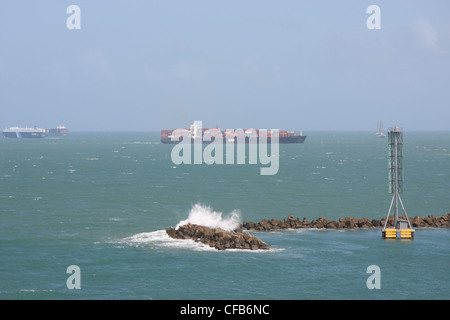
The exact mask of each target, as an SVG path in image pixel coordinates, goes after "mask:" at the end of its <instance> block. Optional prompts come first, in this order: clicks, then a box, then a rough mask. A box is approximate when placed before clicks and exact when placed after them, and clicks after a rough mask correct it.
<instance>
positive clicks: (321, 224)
mask: <svg viewBox="0 0 450 320" xmlns="http://www.w3.org/2000/svg"><path fill="white" fill-rule="evenodd" d="M403 219H405V217H403ZM409 221H410V222H411V226H412V227H413V228H450V213H448V214H446V215H443V216H441V217H434V215H430V216H427V217H419V216H416V217H414V218H409ZM385 222H386V218H383V219H381V220H378V219H372V220H370V219H367V218H359V219H358V218H349V217H346V218H340V219H339V220H338V221H334V220H332V221H330V220H328V219H326V218H318V219H315V220H312V221H311V222H309V221H307V220H306V218H303V219H302V220H300V219H299V218H294V216H292V215H290V216H288V217H287V219H282V220H277V219H270V220H268V219H264V220H262V221H260V222H257V223H255V222H244V223H243V224H241V225H240V226H239V228H237V229H236V230H234V231H227V230H224V229H221V228H209V227H205V226H200V225H197V224H190V223H189V224H186V225H183V226H180V227H178V228H177V229H174V228H166V232H167V234H168V235H169V237H171V238H174V239H191V240H194V241H197V242H201V243H203V244H205V245H208V246H210V247H213V248H216V249H217V250H226V249H248V250H261V249H263V250H266V249H269V247H270V245H268V244H266V243H265V242H264V241H262V240H260V239H259V238H257V237H255V236H253V235H251V234H250V233H249V232H248V230H255V231H269V230H279V229H298V228H306V229H308V228H310V229H311V228H312V229H313V228H317V229H322V228H324V229H357V228H359V229H365V228H382V227H384V224H385ZM393 222H394V218H393V217H391V216H390V217H389V219H388V222H387V226H388V227H391V226H392V225H393Z"/></svg>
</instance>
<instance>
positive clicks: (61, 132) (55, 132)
mask: <svg viewBox="0 0 450 320" xmlns="http://www.w3.org/2000/svg"><path fill="white" fill-rule="evenodd" d="M46 130H47V135H48V136H49V137H61V136H67V135H68V134H69V130H68V129H67V128H66V127H65V126H57V127H56V128H54V129H46Z"/></svg>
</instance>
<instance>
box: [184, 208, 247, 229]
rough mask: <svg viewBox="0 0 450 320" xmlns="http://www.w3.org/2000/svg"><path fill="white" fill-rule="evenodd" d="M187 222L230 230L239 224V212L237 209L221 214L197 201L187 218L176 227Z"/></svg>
mask: <svg viewBox="0 0 450 320" xmlns="http://www.w3.org/2000/svg"><path fill="white" fill-rule="evenodd" d="M188 223H191V224H198V225H201V226H205V227H209V228H222V229H224V230H229V231H231V230H234V229H236V228H237V227H239V225H240V224H241V213H240V211H239V210H233V211H232V212H230V213H229V214H228V215H227V216H222V212H217V211H214V210H213V209H211V207H209V206H205V205H202V204H199V203H197V204H195V205H194V206H193V207H192V209H191V211H190V212H189V216H188V218H187V219H186V220H183V221H180V222H179V223H178V224H177V226H176V228H178V227H179V226H182V225H186V224H188Z"/></svg>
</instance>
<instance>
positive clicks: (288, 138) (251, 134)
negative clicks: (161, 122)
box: [161, 124, 307, 144]
mask: <svg viewBox="0 0 450 320" xmlns="http://www.w3.org/2000/svg"><path fill="white" fill-rule="evenodd" d="M209 129H210V128H201V127H197V126H196V125H195V124H191V126H190V128H189V129H185V130H188V133H189V136H190V137H191V141H192V142H193V141H195V140H196V139H202V142H203V143H205V144H207V143H210V142H211V141H209V140H208V139H203V136H204V134H205V131H207V130H209ZM216 129H218V130H219V131H220V134H221V136H222V137H223V143H226V142H234V143H237V142H239V140H238V137H237V136H236V134H229V133H228V132H227V130H221V129H220V128H216ZM174 131H175V130H167V129H166V130H161V142H162V143H168V144H169V143H171V144H176V143H179V142H180V141H181V140H182V139H183V137H182V136H175V135H174ZM234 131H236V130H234ZM243 132H244V133H245V143H249V142H250V141H252V140H254V141H255V142H258V141H259V130H255V129H245V130H243ZM172 137H173V138H174V141H172ZM306 137H307V136H304V135H303V133H302V131H300V132H299V133H297V132H295V131H279V137H278V143H303V142H305V139H306ZM252 138H254V139H252ZM271 139H272V136H271V132H270V131H267V140H266V141H267V143H270V142H271Z"/></svg>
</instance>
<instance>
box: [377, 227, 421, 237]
mask: <svg viewBox="0 0 450 320" xmlns="http://www.w3.org/2000/svg"><path fill="white" fill-rule="evenodd" d="M382 235H383V239H414V230H413V229H393V228H386V229H384V230H383V231H382Z"/></svg>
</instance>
